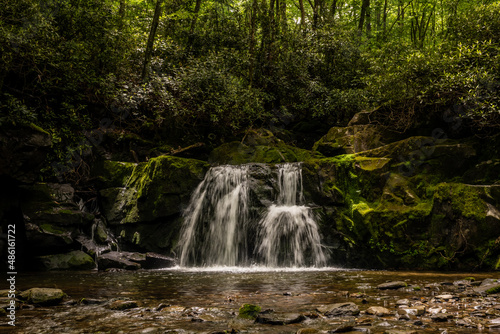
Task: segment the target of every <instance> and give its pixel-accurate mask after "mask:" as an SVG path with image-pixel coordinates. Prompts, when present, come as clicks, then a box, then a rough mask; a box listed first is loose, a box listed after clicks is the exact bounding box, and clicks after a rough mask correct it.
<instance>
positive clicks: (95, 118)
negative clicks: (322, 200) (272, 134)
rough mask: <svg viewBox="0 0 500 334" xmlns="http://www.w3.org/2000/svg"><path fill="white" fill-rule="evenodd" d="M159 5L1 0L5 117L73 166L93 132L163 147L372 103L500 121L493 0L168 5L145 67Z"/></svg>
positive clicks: (393, 115)
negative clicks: (49, 141)
mask: <svg viewBox="0 0 500 334" xmlns="http://www.w3.org/2000/svg"><path fill="white" fill-rule="evenodd" d="M278 3H279V4H280V7H279V8H278V7H277V4H278ZM122 5H124V6H122ZM155 5H156V2H155V1H137V0H125V1H116V0H105V1H99V0H89V1H68V0H47V1H39V0H19V1H6V0H3V1H2V3H1V7H0V89H1V94H0V111H1V115H0V125H7V124H31V123H34V124H38V125H40V126H41V127H42V128H44V129H47V130H48V131H49V132H50V133H51V135H52V136H53V138H54V146H53V152H52V154H51V157H50V159H49V163H57V164H60V165H62V166H64V168H62V167H61V168H60V169H61V170H66V171H70V172H71V170H74V169H75V168H79V167H81V165H82V163H83V162H82V157H84V156H86V153H88V152H90V150H89V148H90V147H91V146H92V145H94V146H95V145H99V143H97V144H96V143H95V142H94V143H90V142H89V140H88V139H86V138H85V132H86V131H89V130H91V129H94V130H96V129H98V128H99V129H100V130H102V128H105V130H111V129H112V130H113V131H115V132H116V133H121V134H122V135H123V136H126V135H128V134H130V135H138V136H143V137H147V138H146V139H147V140H148V141H150V142H153V141H154V142H157V143H158V146H162V145H169V146H172V147H176V146H179V145H181V146H182V145H189V144H192V143H193V142H198V141H202V142H204V143H207V144H208V145H209V146H210V145H219V144H221V143H222V142H229V141H232V140H236V139H238V140H240V139H241V138H242V137H243V135H244V133H245V131H246V130H247V129H251V128H260V127H267V128H273V130H275V129H278V130H280V131H281V130H283V131H282V132H283V133H285V132H287V131H288V134H289V135H287V140H289V141H293V140H297V137H298V136H296V134H294V133H293V132H290V130H292V129H293V130H294V131H295V132H300V131H299V130H297V129H298V128H300V127H303V126H304V127H307V126H309V129H311V128H312V127H316V128H317V127H318V124H319V125H320V126H324V127H326V128H329V127H331V126H335V125H344V124H345V123H347V122H348V120H349V119H350V118H351V116H352V115H353V114H354V113H356V112H358V111H361V110H363V109H376V108H379V107H380V108H379V111H380V114H382V115H385V116H386V117H385V118H384V117H382V118H380V122H382V123H385V125H387V126H389V127H391V128H396V129H399V130H405V129H407V128H409V127H411V126H412V124H413V123H414V122H418V120H419V119H420V118H422V117H423V118H425V117H428V111H429V110H445V109H450V110H451V111H452V112H453V113H455V116H461V117H464V118H467V119H468V120H469V121H470V122H469V123H468V124H471V125H472V127H473V129H474V130H476V129H491V128H493V129H494V128H498V127H499V126H500V109H499V103H500V101H499V93H498V92H499V88H500V87H499V86H500V84H499V82H500V78H499V74H498V73H500V65H499V64H500V62H499V41H498V38H499V37H498V34H497V31H499V30H500V27H499V22H500V19H499V18H500V5H499V4H498V2H495V1H482V3H481V4H475V3H473V2H470V1H467V2H458V1H452V0H443V1H437V0H419V1H393V0H389V1H387V3H384V2H382V1H372V2H371V4H370V5H369V6H370V7H369V8H367V11H366V12H362V7H361V2H360V1H353V0H348V1H340V2H339V1H337V2H335V6H332V5H333V3H332V2H331V1H326V0H320V1H314V2H306V1H304V10H303V13H302V12H301V9H300V8H298V7H295V6H293V5H292V4H291V3H285V2H278V1H254V0H228V1H212V0H210V1H202V2H201V6H200V7H199V8H197V7H196V1H194V0H193V1H178V0H175V1H168V2H162V5H163V7H162V11H161V16H160V20H159V25H158V29H157V33H156V38H155V39H154V48H153V52H152V55H151V59H150V61H148V62H145V49H146V41H147V39H148V36H149V32H150V26H151V24H152V18H153V13H154V8H155ZM367 13H368V14H370V15H367ZM302 16H304V21H302V19H301V17H302ZM143 63H146V64H149V65H148V67H147V69H148V70H149V71H148V73H150V75H149V79H148V80H147V81H145V82H143V81H142V78H141V77H140V72H141V70H142V65H143ZM103 120H105V122H104V123H103ZM103 124H104V126H103ZM304 124H305V125H304ZM103 132H104V130H103ZM309 134H310V133H309V132H308V135H309ZM294 135H295V137H294ZM315 139H316V138H312V140H315ZM304 145H305V144H304ZM84 159H85V157H84ZM59 174H60V173H59Z"/></svg>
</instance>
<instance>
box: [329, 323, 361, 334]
mask: <svg viewBox="0 0 500 334" xmlns="http://www.w3.org/2000/svg"><path fill="white" fill-rule="evenodd" d="M354 326H356V323H355V322H354V321H350V322H346V323H343V324H340V325H337V326H336V327H335V328H334V329H332V330H329V331H328V333H345V332H349V331H352V330H353V327H354Z"/></svg>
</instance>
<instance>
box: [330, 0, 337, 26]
mask: <svg viewBox="0 0 500 334" xmlns="http://www.w3.org/2000/svg"><path fill="white" fill-rule="evenodd" d="M336 12H337V0H333V1H332V7H331V9H330V18H331V20H332V22H335V14H336Z"/></svg>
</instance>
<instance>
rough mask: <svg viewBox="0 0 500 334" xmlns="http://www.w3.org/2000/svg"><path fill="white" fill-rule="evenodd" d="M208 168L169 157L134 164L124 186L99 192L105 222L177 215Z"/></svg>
mask: <svg viewBox="0 0 500 334" xmlns="http://www.w3.org/2000/svg"><path fill="white" fill-rule="evenodd" d="M208 168H209V165H208V164H207V163H206V162H204V161H200V160H195V159H185V158H177V157H172V156H160V157H157V158H153V159H150V160H149V161H148V162H146V163H139V164H137V165H135V167H134V170H133V172H132V174H131V176H130V178H129V179H128V181H127V184H126V185H124V187H121V188H109V189H103V190H101V191H100V195H101V197H102V199H103V200H102V202H103V211H104V213H105V215H106V218H107V220H108V222H109V223H110V224H126V223H137V222H147V221H154V220H156V219H159V218H164V217H168V216H172V215H176V214H179V213H180V211H181V209H182V207H181V206H182V205H183V204H184V203H187V202H188V201H189V197H190V194H191V192H192V191H193V190H194V189H195V188H196V186H197V185H198V184H199V183H200V181H201V180H202V179H203V177H204V175H205V173H206V171H207V170H208Z"/></svg>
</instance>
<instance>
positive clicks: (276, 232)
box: [257, 164, 326, 267]
mask: <svg viewBox="0 0 500 334" xmlns="http://www.w3.org/2000/svg"><path fill="white" fill-rule="evenodd" d="M278 185H279V195H278V204H277V205H275V204H273V205H271V206H270V207H269V208H268V210H267V214H266V215H265V216H264V217H263V218H262V219H261V220H260V222H259V224H258V226H259V227H260V228H259V231H258V239H259V240H258V245H259V246H258V248H257V253H258V255H259V256H261V257H262V259H263V260H264V263H265V264H266V266H269V267H276V266H293V267H302V266H310V265H313V266H318V267H319V266H324V265H326V255H325V253H324V252H323V247H322V246H321V241H320V234H319V231H318V226H317V224H316V221H315V219H314V215H313V213H312V211H311V209H310V208H309V207H307V206H305V205H298V204H303V201H304V199H303V191H302V168H301V165H300V164H284V165H280V166H279V170H278Z"/></svg>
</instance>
